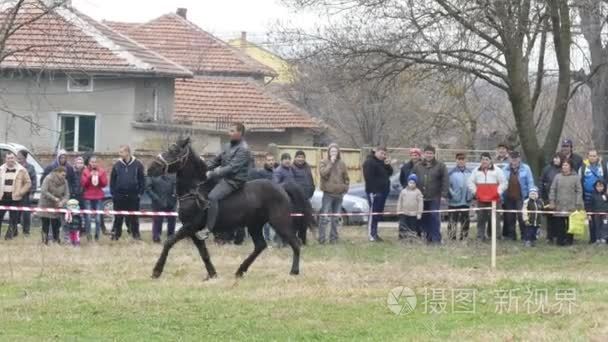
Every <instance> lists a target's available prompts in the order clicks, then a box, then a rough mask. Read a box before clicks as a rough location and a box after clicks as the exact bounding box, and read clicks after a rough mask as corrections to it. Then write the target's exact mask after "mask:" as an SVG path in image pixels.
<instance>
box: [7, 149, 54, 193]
mask: <svg viewBox="0 0 608 342" xmlns="http://www.w3.org/2000/svg"><path fill="white" fill-rule="evenodd" d="M21 150H26V151H27V152H28V156H27V162H28V163H30V164H32V165H33V166H34V169H35V170H36V175H37V176H38V187H37V188H36V191H35V192H34V203H38V200H39V199H40V186H41V185H42V184H40V183H41V182H40V179H42V174H43V173H44V168H43V167H42V166H41V165H40V162H39V161H38V159H36V156H34V155H33V154H32V153H31V152H30V150H28V149H27V148H26V147H25V146H23V145H19V144H15V143H7V144H4V143H0V164H2V163H4V156H5V155H6V153H7V152H12V153H14V154H17V152H19V151H21Z"/></svg>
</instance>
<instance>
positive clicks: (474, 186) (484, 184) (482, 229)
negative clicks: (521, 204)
mask: <svg viewBox="0 0 608 342" xmlns="http://www.w3.org/2000/svg"><path fill="white" fill-rule="evenodd" d="M506 188H507V182H506V181H505V176H504V173H503V172H502V170H500V168H498V167H497V166H495V165H494V164H493V163H492V156H490V153H488V152H484V153H482V154H481V165H480V166H479V167H478V168H477V169H475V170H474V171H473V173H472V174H471V178H469V190H470V191H471V193H472V194H473V195H474V196H475V198H477V207H478V208H490V207H492V202H497V205H498V203H499V202H500V197H501V195H502V193H503V192H504V190H505V189H506ZM491 217H492V212H491V211H490V210H480V211H479V212H478V214H477V240H478V241H486V239H487V237H488V236H490V227H491V221H490V219H491ZM496 226H497V227H496V231H497V232H498V231H500V227H499V226H500V220H498V219H497V220H496Z"/></svg>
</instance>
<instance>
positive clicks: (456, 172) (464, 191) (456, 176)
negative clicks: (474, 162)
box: [448, 166, 473, 207]
mask: <svg viewBox="0 0 608 342" xmlns="http://www.w3.org/2000/svg"><path fill="white" fill-rule="evenodd" d="M471 174H472V171H471V170H470V169H468V168H465V169H464V170H461V169H460V168H459V167H458V166H456V167H454V168H453V169H451V170H450V172H449V173H448V176H449V178H450V192H449V195H448V198H449V200H448V205H449V206H451V207H458V206H465V205H470V204H471V202H472V201H473V194H472V193H471V190H469V187H468V184H469V178H470V177H471Z"/></svg>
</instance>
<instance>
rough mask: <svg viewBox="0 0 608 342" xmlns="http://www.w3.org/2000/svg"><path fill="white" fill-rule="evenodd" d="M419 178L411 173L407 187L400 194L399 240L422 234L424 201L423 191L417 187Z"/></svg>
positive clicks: (398, 209)
mask: <svg viewBox="0 0 608 342" xmlns="http://www.w3.org/2000/svg"><path fill="white" fill-rule="evenodd" d="M417 180H418V177H417V176H416V175H415V174H411V175H410V176H409V177H408V178H407V187H406V188H405V189H403V190H401V193H400V194H399V201H398V203H397V212H398V213H399V240H403V239H408V238H415V237H416V236H420V231H419V229H420V228H419V221H420V219H421V218H422V210H423V208H424V201H423V196H422V192H421V191H420V190H419V189H418V188H417V187H416V181H417Z"/></svg>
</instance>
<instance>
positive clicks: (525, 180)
mask: <svg viewBox="0 0 608 342" xmlns="http://www.w3.org/2000/svg"><path fill="white" fill-rule="evenodd" d="M510 157H511V159H510V162H509V165H508V166H506V167H505V168H504V169H503V172H504V176H505V180H506V181H507V190H506V191H505V193H504V196H503V197H504V201H503V208H504V209H505V210H521V208H522V207H523V203H524V201H525V200H526V199H527V198H528V194H529V192H530V189H531V188H532V187H534V176H533V175H532V170H531V169H530V167H529V166H528V165H527V164H525V163H522V161H521V156H520V154H519V152H517V151H513V152H511V155H510ZM503 218H504V226H503V230H502V235H503V236H504V237H506V238H509V239H512V240H517V231H516V229H515V222H516V218H517V222H518V223H519V231H520V235H521V236H523V232H524V230H525V225H526V223H525V221H524V218H523V215H522V213H517V214H515V213H505V214H504V216H503Z"/></svg>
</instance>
